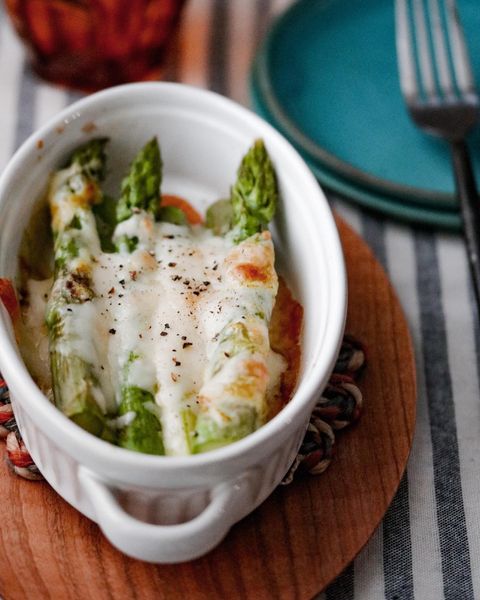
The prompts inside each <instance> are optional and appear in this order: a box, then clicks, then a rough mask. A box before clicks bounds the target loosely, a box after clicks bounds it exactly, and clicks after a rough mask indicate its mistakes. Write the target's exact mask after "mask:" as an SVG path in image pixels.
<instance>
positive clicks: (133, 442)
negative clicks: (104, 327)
mask: <svg viewBox="0 0 480 600" xmlns="http://www.w3.org/2000/svg"><path fill="white" fill-rule="evenodd" d="M140 359H141V357H140V356H139V355H137V354H135V353H133V352H131V353H130V356H129V358H128V361H127V364H126V365H125V366H124V367H123V371H124V372H123V383H122V389H121V396H122V399H121V402H120V407H119V414H120V415H129V414H130V415H131V416H132V420H131V421H130V422H128V423H127V424H126V426H125V427H123V429H121V431H120V435H119V440H118V443H119V445H120V446H122V447H123V448H129V449H130V450H136V451H137V452H145V453H146V454H165V449H164V447H163V441H162V427H161V425H160V420H159V416H158V414H157V406H156V404H155V399H154V397H153V394H152V393H151V392H148V391H146V390H143V389H141V388H140V387H138V386H135V385H132V384H130V383H129V372H130V369H131V367H132V365H133V363H134V362H135V361H137V360H140Z"/></svg>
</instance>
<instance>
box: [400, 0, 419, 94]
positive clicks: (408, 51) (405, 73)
mask: <svg viewBox="0 0 480 600" xmlns="http://www.w3.org/2000/svg"><path fill="white" fill-rule="evenodd" d="M395 28H396V35H395V39H396V45H397V58H398V61H397V62H398V70H399V74H400V87H401V89H402V92H403V95H404V96H405V97H406V98H407V99H408V98H415V97H416V96H417V95H418V86H417V74H416V68H415V58H414V56H413V42H412V35H411V32H410V24H409V16H408V0H396V2H395Z"/></svg>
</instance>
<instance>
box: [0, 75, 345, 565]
mask: <svg viewBox="0 0 480 600" xmlns="http://www.w3.org/2000/svg"><path fill="white" fill-rule="evenodd" d="M154 134H156V135H157V136H158V138H159V140H160V144H161V147H162V153H163V160H164V171H165V177H164V183H163V190H164V192H165V193H173V194H179V195H182V196H184V197H187V198H189V199H190V200H191V201H193V203H194V204H195V205H196V206H198V207H199V208H200V209H204V208H205V206H206V205H207V204H208V203H210V202H211V201H212V200H213V199H216V198H220V197H225V196H226V195H227V194H228V192H229V186H230V184H231V182H232V181H233V180H234V177H235V172H236V168H237V165H238V163H239V161H240V158H241V156H242V155H243V153H244V152H245V151H246V149H247V148H248V147H249V146H250V144H251V143H252V141H253V140H254V139H255V138H258V137H262V138H263V139H264V140H265V143H266V145H267V148H268V151H269V153H270V155H271V156H272V159H273V162H274V164H275V167H276V170H277V173H278V179H279V184H280V190H281V198H282V199H281V205H280V207H279V210H278V214H277V216H276V217H275V222H274V224H273V226H272V227H271V229H272V232H273V235H274V241H275V246H276V252H277V262H278V268H279V270H280V272H281V273H283V274H284V275H285V276H286V278H287V281H288V284H289V286H290V288H291V289H292V290H293V292H294V294H295V296H296V297H297V298H298V299H299V300H300V302H301V303H302V305H303V307H304V311H305V313H304V330H303V339H302V356H303V358H302V367H301V373H300V378H299V382H298V387H297V390H296V392H295V395H294V397H293V398H292V399H291V401H290V402H289V404H288V405H287V406H286V407H285V408H284V409H283V410H282V411H281V413H280V414H278V415H277V416H276V417H275V418H274V419H273V420H271V421H270V422H269V423H267V424H266V425H265V426H263V427H262V428H261V429H259V430H258V431H256V432H255V433H253V434H252V435H250V436H248V437H247V438H245V439H243V440H241V441H239V442H236V443H234V444H232V445H230V446H227V447H224V448H221V449H218V450H214V451H212V452H209V453H205V454H202V455H197V456H191V457H163V456H147V455H142V454H139V453H135V452H131V451H128V450H125V449H122V448H117V447H115V446H112V445H110V444H108V443H106V442H103V441H101V440H99V439H96V438H95V437H93V436H91V435H90V434H88V433H86V432H85V431H83V430H82V429H80V428H79V427H77V426H76V425H75V424H73V423H72V422H70V421H69V420H68V419H67V418H66V417H64V415H63V414H62V413H61V412H60V411H58V410H57V409H56V408H55V407H54V406H53V405H52V404H51V403H50V402H49V401H48V400H47V399H46V397H45V396H44V395H43V394H42V393H41V391H40V390H39V389H38V388H37V386H36V385H35V383H34V382H33V380H32V379H31V377H30V375H29V373H28V371H27V369H26V367H25V365H24V363H23V361H22V359H21V357H20V355H19V352H18V349H17V345H16V342H15V339H14V335H13V332H12V328H11V325H10V321H9V318H8V316H7V314H6V311H5V310H4V308H3V306H2V307H1V308H0V338H1V340H2V344H0V369H1V371H2V373H3V375H4V377H5V379H6V381H7V383H8V385H9V387H10V390H11V397H12V403H13V407H14V411H15V416H16V418H17V422H18V425H19V428H20V431H21V434H22V436H23V438H24V441H25V444H26V446H27V448H28V450H29V451H30V453H31V455H32V457H33V459H34V460H35V462H36V464H37V465H38V467H39V469H40V470H41V472H42V473H43V475H44V476H45V478H46V479H47V481H48V482H49V483H50V484H51V485H52V487H53V488H54V489H55V490H56V491H57V492H58V493H59V494H60V495H61V496H62V497H63V498H65V500H67V501H68V502H70V503H71V504H72V505H73V506H74V507H76V508H77V509H78V510H79V511H81V512H82V513H83V514H84V515H86V516H87V517H89V518H91V519H93V520H94V521H96V522H97V523H98V524H99V525H100V527H101V528H102V530H103V532H104V533H105V535H106V536H107V537H108V539H109V540H110V541H111V542H112V543H113V544H114V545H115V546H116V547H118V548H119V549H120V550H122V551H123V552H125V553H126V554H128V555H130V556H133V557H136V558H139V559H143V560H147V561H152V562H180V561H185V560H189V559H192V558H195V557H198V556H200V555H202V554H204V553H206V552H207V551H209V550H210V549H211V548H213V547H214V546H215V545H216V544H218V543H219V542H220V540H221V539H222V538H223V537H224V536H225V535H226V533H227V532H228V530H229V529H230V527H231V526H232V525H233V524H234V523H235V522H237V521H238V520H240V519H241V518H242V517H244V516H245V515H247V514H248V513H250V512H251V511H252V510H253V509H254V508H255V507H256V506H258V505H259V504H260V503H261V502H263V500H265V498H266V497H267V496H268V495H269V494H270V493H271V492H272V490H273V489H274V488H275V487H276V486H277V485H278V484H279V482H280V481H281V479H282V477H283V475H284V474H285V472H286V471H287V469H288V467H289V465H290V464H291V463H292V461H293V459H294V457H295V455H296V452H297V450H298V448H299V445H300V443H301V440H302V438H303V435H304V431H305V428H306V424H307V422H308V419H309V415H310V411H311V409H312V407H313V405H314V403H315V400H316V398H317V397H318V395H319V393H320V392H321V391H322V389H323V387H324V385H325V384H326V381H327V379H328V377H329V375H330V372H331V370H332V367H333V364H334V361H335V357H336V354H337V351H338V347H339V343H340V341H341V338H342V333H343V327H344V317H345V307H346V284H345V271H344V262H343V257H342V251H341V246H340V242H339V238H338V234H337V230H336V227H335V223H334V220H333V218H332V214H331V212H330V209H329V207H328V204H327V201H326V199H325V197H324V195H323V193H322V191H321V190H320V189H319V187H318V184H317V182H316V181H315V179H314V178H313V176H312V174H311V173H310V171H309V170H308V168H307V167H306V165H305V163H304V162H303V160H302V159H301V158H300V157H299V155H298V154H297V153H296V151H295V150H294V149H293V148H292V147H291V145H290V144H289V143H288V142H287V141H286V140H285V139H284V138H283V137H282V136H281V135H279V134H278V133H277V132H276V131H275V130H274V129H273V128H272V127H270V126H269V125H268V124H266V123H265V122H264V121H262V120H261V119H260V118H258V117H257V116H255V115H254V114H253V113H251V112H249V111H248V110H246V109H244V108H242V107H241V106H238V105H237V104H235V103H233V102H231V101H230V100H227V99H225V98H223V97H221V96H218V95H216V94H213V93H211V92H206V91H203V90H199V89H196V88H193V87H189V86H185V85H179V84H171V83H145V84H143V83H142V84H133V85H127V86H121V87H117V88H112V89H110V90H107V91H104V92H100V93H98V94H95V95H93V96H90V97H88V98H86V99H84V100H81V101H80V102H77V103H76V104H74V105H72V106H71V107H69V108H67V109H66V110H64V111H63V112H62V113H60V114H59V115H58V116H57V117H56V118H54V119H53V120H52V121H50V122H49V123H48V124H47V125H46V126H45V127H43V128H42V129H41V130H40V131H38V132H36V133H35V134H34V135H32V136H31V137H30V138H29V139H28V140H27V141H26V142H25V143H24V144H23V146H22V147H21V148H20V149H19V150H18V152H17V153H16V154H15V156H14V157H13V158H12V160H11V161H10V163H9V165H8V166H7V168H6V170H5V171H4V173H3V175H2V177H1V179H0V223H1V231H0V276H2V277H10V278H13V277H15V274H16V269H17V253H18V247H19V243H20V239H21V237H22V233H23V231H24V229H25V227H26V224H27V223H28V220H29V217H30V214H31V211H32V207H33V205H34V203H35V202H36V201H37V200H38V198H39V197H40V196H41V195H42V193H43V192H44V190H45V184H46V181H47V177H48V174H49V172H51V171H52V170H54V169H55V168H57V167H58V166H59V165H60V164H61V163H62V162H63V161H64V160H65V157H66V156H67V155H68V154H69V152H70V151H71V150H72V149H73V148H74V147H75V146H77V145H78V144H79V143H81V142H84V141H86V140H87V139H88V138H90V137H94V136H105V135H106V136H109V137H110V138H111V140H112V143H111V144H110V147H109V165H110V172H111V175H110V176H109V179H108V180H107V183H106V185H107V188H108V187H111V189H112V191H113V190H114V189H116V188H115V186H114V183H115V173H123V172H124V171H125V169H126V167H127V165H128V162H129V160H130V159H131V157H132V156H133V155H134V154H135V153H136V151H137V150H138V148H140V147H141V146H142V145H143V144H144V142H145V141H146V140H147V139H149V138H150V137H151V136H152V135H154ZM116 183H117V185H118V180H117V181H116Z"/></svg>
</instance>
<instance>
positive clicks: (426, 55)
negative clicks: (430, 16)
mask: <svg viewBox="0 0 480 600" xmlns="http://www.w3.org/2000/svg"><path fill="white" fill-rule="evenodd" d="M413 18H414V21H415V38H416V40H417V50H418V63H419V67H420V73H421V76H422V86H423V91H424V93H425V95H426V96H428V97H429V99H432V98H434V97H435V96H436V87H435V77H434V75H433V65H432V58H431V55H430V47H429V43H428V34H427V26H426V21H425V10H424V7H423V0H413Z"/></svg>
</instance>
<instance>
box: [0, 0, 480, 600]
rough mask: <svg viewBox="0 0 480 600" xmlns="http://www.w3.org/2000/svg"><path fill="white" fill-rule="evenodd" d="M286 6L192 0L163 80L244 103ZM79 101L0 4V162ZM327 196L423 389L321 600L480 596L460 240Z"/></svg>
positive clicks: (475, 326)
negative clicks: (384, 284)
mask: <svg viewBox="0 0 480 600" xmlns="http://www.w3.org/2000/svg"><path fill="white" fill-rule="evenodd" d="M290 2H291V0H229V1H226V0H189V1H188V3H187V8H186V11H185V14H184V18H183V21H182V25H181V29H180V35H179V39H178V43H177V45H176V48H175V49H174V51H173V52H172V58H171V60H170V63H169V67H168V69H167V73H166V77H165V78H166V79H169V80H174V81H181V82H185V83H189V84H193V85H197V86H201V87H205V88H209V89H212V90H215V91H217V92H219V93H221V94H224V95H226V96H229V97H231V98H233V99H234V100H236V101H238V102H240V103H242V104H244V105H248V102H249V101H248V84H247V74H248V69H249V65H250V61H251V58H252V56H253V55H254V52H255V50H256V48H257V47H258V43H259V41H260V40H261V38H262V35H263V34H264V33H265V31H266V28H267V27H268V24H269V22H270V21H271V19H272V18H273V17H274V16H275V15H276V14H278V13H279V12H281V11H282V10H283V9H284V8H285V7H286V6H287V5H289V4H290ZM79 97H82V94H80V93H76V92H68V91H65V90H62V89H60V88H58V87H55V86H51V85H49V84H47V83H45V82H42V81H40V80H39V79H38V78H37V77H36V76H35V75H34V74H33V73H32V71H31V69H30V67H29V66H28V62H27V59H26V55H25V53H24V51H23V48H22V46H21V44H20V42H19V40H18V39H17V37H16V36H15V34H14V32H13V30H12V28H11V26H10V23H9V21H8V19H7V18H6V15H5V9H2V8H1V6H0V132H1V143H0V169H3V167H4V166H5V164H6V163H7V161H8V159H9V158H10V156H11V155H12V154H13V152H14V150H15V149H16V148H17V147H18V146H19V145H20V144H21V143H22V142H23V141H24V140H25V139H26V137H28V135H29V134H30V133H31V132H32V131H33V130H34V129H36V128H37V127H39V126H40V125H42V124H43V123H44V122H45V121H46V120H47V119H49V118H50V117H51V116H53V115H54V114H55V113H56V112H58V111H59V110H60V109H62V108H63V107H64V106H66V105H68V104H70V103H71V102H73V101H74V100H76V99H78V98H79ZM329 199H330V200H331V202H332V204H333V206H334V208H335V209H336V210H337V211H338V212H339V213H340V214H341V215H342V216H343V217H344V218H345V219H346V220H347V222H349V223H350V224H351V225H352V226H353V227H354V228H355V229H356V230H357V231H359V233H360V234H361V235H362V236H363V237H364V239H365V240H366V241H367V243H368V244H369V245H370V246H371V248H372V249H373V251H374V252H375V254H376V256H377V258H378V259H379V260H380V262H381V263H382V264H383V266H384V267H385V269H386V271H387V273H388V274H389V276H390V279H391V281H392V282H393V285H394V286H395V288H396V290H397V292H398V295H399V298H400V301H401V303H402V305H403V308H404V310H405V312H406V315H407V318H408V321H409V324H410V327H411V331H412V334H413V338H414V344H415V351H416V360H417V371H418V387H419V396H418V420H417V429H416V434H415V439H414V444H413V450H412V454H411V457H410V460H409V463H408V468H407V472H406V474H405V476H404V478H403V480H402V483H401V485H400V488H399V490H398V493H397V495H396V496H395V499H394V501H393V503H392V505H391V507H390V508H389V510H388V512H387V514H386V515H385V518H384V520H383V522H382V524H381V525H380V527H379V528H378V529H377V531H376V532H375V534H374V535H373V537H372V538H371V540H370V542H369V543H368V544H367V546H366V547H365V548H364V550H363V551H362V552H361V553H360V555H359V556H358V557H357V558H356V559H355V561H354V562H353V564H352V565H350V566H349V567H348V568H347V569H346V570H345V571H344V573H343V574H342V575H341V576H340V577H339V578H338V579H337V580H336V581H335V582H334V583H333V584H332V585H330V586H329V588H328V589H327V590H326V591H324V592H323V593H322V594H320V595H319V596H318V599H322V600H323V599H325V600H353V599H354V600H376V599H383V598H386V599H387V600H408V599H416V600H441V599H442V598H445V599H447V600H469V599H472V598H477V599H480V502H479V498H480V477H479V471H480V389H479V379H480V360H479V359H480V328H479V323H478V315H477V312H476V307H475V303H474V301H473V294H472V289H471V283H470V279H469V272H468V265H467V260H466V256H465V250H464V246H463V242H462V240H461V238H460V237H459V236H455V235H448V234H445V233H435V232H431V231H430V232H429V231H424V230H420V229H414V228H411V227H409V226H407V225H401V224H397V223H395V222H393V221H390V220H387V219H385V218H383V217H381V216H375V215H372V214H371V213H366V212H365V211H362V210H360V209H358V208H354V207H353V206H352V205H349V204H347V203H346V202H345V201H344V200H343V199H341V198H339V197H337V196H336V195H333V194H329ZM367 401H368V399H367Z"/></svg>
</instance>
